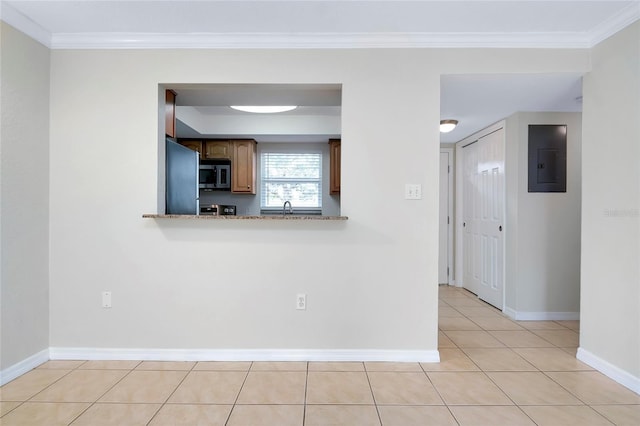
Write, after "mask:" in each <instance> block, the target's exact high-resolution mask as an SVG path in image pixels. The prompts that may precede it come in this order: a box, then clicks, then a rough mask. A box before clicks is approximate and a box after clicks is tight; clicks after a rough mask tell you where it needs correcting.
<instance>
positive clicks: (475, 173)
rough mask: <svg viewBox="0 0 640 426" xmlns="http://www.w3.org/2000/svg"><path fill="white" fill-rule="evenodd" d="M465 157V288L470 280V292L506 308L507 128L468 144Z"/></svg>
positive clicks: (498, 306) (496, 305)
mask: <svg viewBox="0 0 640 426" xmlns="http://www.w3.org/2000/svg"><path fill="white" fill-rule="evenodd" d="M467 153H468V154H469V155H467ZM464 155H465V185H464V188H463V191H464V194H463V196H464V206H463V209H464V219H463V221H464V222H463V226H464V231H463V232H464V261H465V280H464V282H465V287H467V279H469V280H470V282H469V290H471V291H473V292H474V293H476V294H477V295H478V297H479V298H480V299H482V300H484V301H486V302H488V303H490V304H492V305H493V306H495V307H497V308H499V309H502V308H503V268H504V237H503V236H504V230H503V226H504V225H503V215H504V129H499V130H497V131H495V132H493V133H490V134H488V135H486V136H483V137H482V138H480V139H479V140H478V141H477V142H476V143H474V144H472V145H468V146H467V147H465V150H464ZM467 157H469V158H467Z"/></svg>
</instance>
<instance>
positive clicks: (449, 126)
mask: <svg viewBox="0 0 640 426" xmlns="http://www.w3.org/2000/svg"><path fill="white" fill-rule="evenodd" d="M457 125H458V120H440V132H441V133H449V132H450V131H452V130H453V129H455V128H456V126H457Z"/></svg>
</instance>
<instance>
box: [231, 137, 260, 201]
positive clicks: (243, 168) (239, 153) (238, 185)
mask: <svg viewBox="0 0 640 426" xmlns="http://www.w3.org/2000/svg"><path fill="white" fill-rule="evenodd" d="M231 147H232V151H233V156H232V158H231V192H234V193H237V194H255V193H256V141H254V140H253V139H243V140H234V141H231Z"/></svg>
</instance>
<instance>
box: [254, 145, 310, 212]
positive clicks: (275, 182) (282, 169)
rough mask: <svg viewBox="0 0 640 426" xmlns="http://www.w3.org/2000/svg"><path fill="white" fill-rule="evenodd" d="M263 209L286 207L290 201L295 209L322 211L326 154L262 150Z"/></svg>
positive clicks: (261, 202) (300, 210)
mask: <svg viewBox="0 0 640 426" xmlns="http://www.w3.org/2000/svg"><path fill="white" fill-rule="evenodd" d="M260 176H261V179H260V185H261V191H260V194H261V195H260V209H261V210H264V211H268V210H282V208H283V205H284V203H285V201H290V202H291V205H292V206H293V209H294V211H296V212H298V213H301V212H304V213H313V212H316V213H321V211H322V153H320V152H264V151H263V152H262V154H261V155H260Z"/></svg>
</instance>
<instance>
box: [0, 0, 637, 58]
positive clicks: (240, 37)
mask: <svg viewBox="0 0 640 426" xmlns="http://www.w3.org/2000/svg"><path fill="white" fill-rule="evenodd" d="M0 3H1V4H2V10H1V13H2V19H3V20H5V22H8V23H10V24H11V25H14V26H16V27H17V28H19V29H20V30H22V31H25V32H27V33H29V34H30V35H32V36H33V37H34V38H36V39H38V40H40V41H41V42H43V43H44V44H46V45H48V46H49V47H51V48H74V47H75V48H79V47H94V48H95V47H109V48H123V47H125V48H126V47H129V48H135V47H149V48H154V47H155V48H160V47H168V46H171V47H231V48H238V47H306V48H317V47H320V48H322V47H450V46H457V47H463V46H467V47H482V46H484V47H489V46H491V47H496V46H497V47H591V46H593V45H594V44H595V43H597V42H599V41H601V40H603V39H604V38H606V37H608V36H609V35H611V34H613V33H615V32H617V31H618V30H620V29H621V28H624V27H625V26H627V25H628V24H629V23H631V22H633V21H635V20H637V19H638V17H639V16H640V2H639V1H638V0H627V1H613V0H607V1H595V0H587V1H584V0H582V1H575V0H574V1H568V0H556V1H545V0H542V1H541V0H534V1H523V0H515V1H504V0H502V1H479V0H467V1H461V0H449V1H430V0H408V1H407V0H404V1H401V0H373V1H363V0H339V1H329V0H319V1H311V0H280V1H270V0H254V1H249V0H210V1H203V0H197V1H190V0H163V1H149V0H142V1H124V0H119V1H118V0H111V1H88V0H71V1H58V0H45V1H37V0H0Z"/></svg>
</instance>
